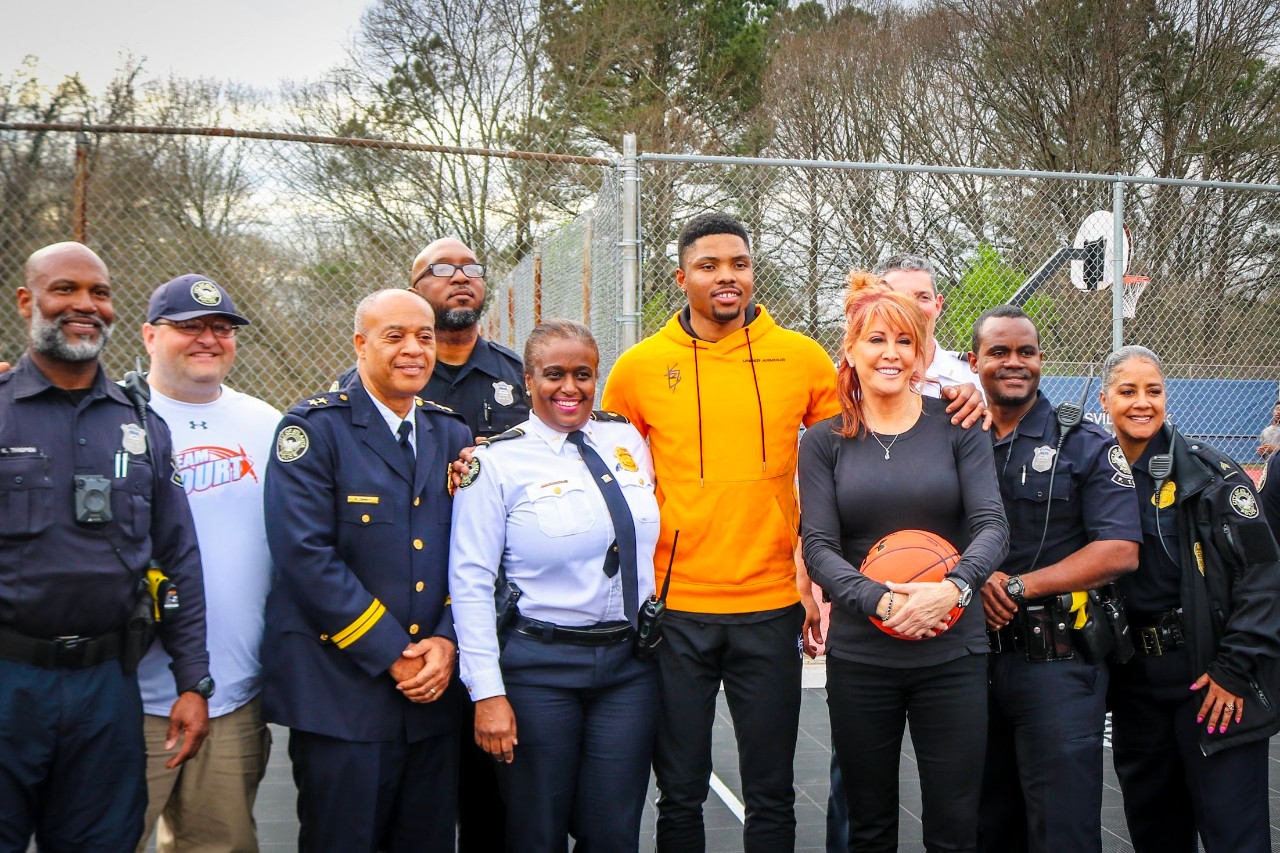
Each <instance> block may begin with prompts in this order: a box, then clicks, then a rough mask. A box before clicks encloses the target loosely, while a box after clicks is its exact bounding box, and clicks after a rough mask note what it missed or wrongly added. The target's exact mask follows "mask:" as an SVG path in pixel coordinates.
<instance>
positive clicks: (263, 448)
mask: <svg viewBox="0 0 1280 853" xmlns="http://www.w3.org/2000/svg"><path fill="white" fill-rule="evenodd" d="M151 408H152V409H154V410H155V411H156V413H157V414H159V415H160V416H161V417H163V418H164V420H165V423H167V424H168V425H169V432H170V433H172V434H173V455H174V461H175V465H176V467H177V469H178V473H180V474H181V475H182V485H183V486H184V487H185V488H186V490H187V500H188V501H189V502H190V503H191V514H192V516H194V517H195V522H196V539H197V540H198V541H199V543H200V561H201V563H202V564H203V566H204V599H205V621H206V623H207V625H208V632H209V635H208V646H209V669H210V672H211V673H212V674H213V680H214V682H215V683H216V688H215V690H214V694H213V698H212V699H210V700H209V716H210V717H219V716H222V715H223V714H229V713H231V712H232V711H234V710H236V709H237V708H239V707H240V706H242V705H244V704H245V703H246V702H248V701H249V700H250V699H252V698H253V697H254V696H256V695H257V694H258V691H259V689H260V683H259V682H260V679H259V675H260V673H261V670H262V666H261V663H260V659H259V655H258V653H259V651H260V649H261V648H262V628H263V616H264V608H265V607H266V601H267V591H268V590H269V589H270V588H271V552H270V551H269V550H268V549H267V528H266V525H265V523H264V522H263V517H262V516H263V507H262V482H263V476H264V475H265V474H266V467H267V460H268V459H269V458H271V450H272V448H273V447H274V446H275V431H276V425H277V424H279V423H280V418H281V415H280V412H278V411H276V410H275V409H274V408H272V407H271V406H269V405H268V404H266V403H264V402H263V401H261V400H259V399H258V398H256V397H250V396H249V395H248V394H241V393H240V392H239V391H234V390H232V389H230V388H228V387H227V386H225V385H224V386H222V394H221V395H219V397H218V399H216V400H214V401H213V402H212V403H183V402H179V401H178V400H174V399H171V398H169V397H166V396H165V395H164V394H161V393H160V392H159V391H156V390H155V389H152V391H151ZM178 599H179V603H181V600H182V590H178ZM138 685H139V687H140V688H141V690H142V707H143V710H144V711H146V713H148V714H155V715H157V716H162V717H167V716H169V711H170V709H171V708H172V707H173V703H174V700H175V699H177V696H176V695H175V693H174V685H173V675H172V674H171V673H170V672H169V656H168V655H167V654H165V651H164V649H163V648H162V647H161V645H160V643H154V644H152V646H151V648H150V650H149V651H148V652H147V654H146V656H145V657H144V658H143V659H142V663H141V664H140V665H139V666H138Z"/></svg>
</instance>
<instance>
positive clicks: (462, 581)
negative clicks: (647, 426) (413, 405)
mask: <svg viewBox="0 0 1280 853" xmlns="http://www.w3.org/2000/svg"><path fill="white" fill-rule="evenodd" d="M521 428H522V429H523V430H524V431H525V434H524V435H523V436H521V437H519V438H513V439H509V440H501V441H496V442H494V443H493V444H492V445H491V446H481V447H479V448H477V449H476V453H475V458H476V461H477V462H478V463H479V466H480V467H479V473H478V475H477V476H476V477H475V479H474V480H473V481H472V482H471V483H470V484H468V485H467V486H466V487H465V488H462V489H459V491H458V494H457V495H456V496H455V498H454V504H453V541H452V546H451V548H450V553H449V592H450V595H451V597H452V599H453V617H454V624H455V628H456V630H457V634H458V648H459V654H460V657H461V674H462V680H463V681H464V682H465V683H466V685H467V688H468V689H469V690H470V692H471V698H472V700H474V701H479V700H480V699H486V698H488V697H490V696H497V695H501V694H503V693H504V692H505V691H504V688H503V682H502V674H501V672H500V671H499V669H498V638H497V636H496V634H495V631H494V600H493V591H494V584H495V581H496V579H497V569H498V566H499V565H502V566H503V567H504V568H505V570H506V576H507V579H508V580H509V581H511V582H513V583H515V585H516V586H518V587H519V588H520V589H521V591H522V592H523V593H524V595H523V597H522V598H521V599H520V603H519V610H520V613H521V615H523V616H527V617H529V618H531V619H538V620H540V621H544V622H551V623H553V624H556V625H565V626H572V627H583V626H590V625H595V624H598V623H601V622H621V621H623V620H625V619H627V616H628V614H626V613H625V612H624V610H623V607H622V574H623V573H622V572H621V571H619V572H618V573H617V574H616V575H614V576H613V577H612V578H610V577H607V576H606V575H605V573H604V568H603V567H604V558H605V554H606V551H607V549H608V548H609V547H610V545H612V543H613V541H614V530H613V522H612V520H611V518H610V516H609V509H608V507H607V506H606V505H605V502H604V497H603V496H602V495H601V493H600V489H599V488H598V487H597V486H596V484H595V483H594V482H593V481H592V479H591V474H590V472H588V470H587V466H586V464H585V463H584V462H583V461H582V458H581V456H580V454H579V452H578V449H577V447H575V446H574V445H573V444H571V443H570V442H569V441H568V439H567V438H566V433H563V432H558V431H556V430H554V429H552V428H551V427H549V426H547V425H546V424H544V423H543V422H542V421H540V420H539V419H538V418H537V416H532V417H530V418H529V420H528V422H526V423H525V424H523V425H522V427H521ZM582 431H583V432H584V433H585V434H586V437H587V443H588V444H589V445H590V446H591V447H593V448H595V450H596V452H597V453H599V454H600V457H601V458H602V459H603V460H604V461H605V464H607V465H608V466H609V468H610V470H611V471H612V473H613V475H614V477H616V478H617V481H618V483H619V484H620V485H621V486H622V492H623V495H624V496H625V497H626V499H627V505H628V506H629V507H630V509H631V515H632V517H633V518H634V520H635V528H636V559H637V563H638V565H639V567H640V568H639V590H638V591H639V600H640V601H644V599H645V598H646V597H648V596H649V595H650V594H652V593H653V591H654V578H653V572H652V571H650V570H648V569H647V568H646V567H649V566H651V565H652V563H653V551H654V547H655V546H656V544H657V541H658V502H657V499H656V498H655V496H654V482H653V461H652V459H651V458H650V456H649V450H648V448H647V447H646V445H645V443H644V439H642V438H641V437H640V434H639V433H638V432H637V431H636V429H635V427H633V426H631V424H629V423H624V422H608V421H602V420H591V421H589V422H588V423H587V424H586V426H584V427H583V428H582Z"/></svg>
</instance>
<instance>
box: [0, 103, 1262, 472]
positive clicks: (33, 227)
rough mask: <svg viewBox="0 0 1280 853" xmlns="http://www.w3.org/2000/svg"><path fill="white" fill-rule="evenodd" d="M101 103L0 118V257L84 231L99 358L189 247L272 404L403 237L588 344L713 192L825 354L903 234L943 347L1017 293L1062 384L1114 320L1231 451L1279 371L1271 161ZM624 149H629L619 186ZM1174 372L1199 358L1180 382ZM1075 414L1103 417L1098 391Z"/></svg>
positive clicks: (656, 275) (1062, 388) (626, 329)
mask: <svg viewBox="0 0 1280 853" xmlns="http://www.w3.org/2000/svg"><path fill="white" fill-rule="evenodd" d="M119 130H120V129H119V128H116V129H111V128H101V127H97V128H95V127H89V128H84V129H77V128H74V127H68V126H54V125H43V126H37V125H18V124H14V123H10V124H2V123H0V166H3V170H2V173H0V177H3V179H4V183H3V185H2V186H0V190H2V191H3V199H2V200H3V207H2V208H0V279H3V281H4V282H5V283H6V284H7V285H9V286H10V287H11V288H12V287H16V286H17V285H18V284H20V283H21V275H22V264H23V261H24V260H25V258H26V256H27V255H28V254H29V253H30V252H31V251H33V250H34V249H36V248H38V247H40V246H42V245H45V244H47V243H50V242H54V241H57V240H65V239H73V238H74V239H82V240H85V241H86V242H87V243H88V244H89V245H90V246H92V247H93V248H94V249H95V250H97V251H98V252H99V253H100V254H101V255H102V257H103V258H104V260H105V261H106V262H107V264H108V266H109V267H110V268H111V270H112V274H113V280H114V283H115V294H116V296H115V303H116V311H117V320H118V322H117V326H116V332H115V336H114V337H115V339H114V340H113V342H112V344H111V346H110V347H109V348H108V350H107V355H106V363H107V367H108V370H109V371H110V372H111V373H112V375H120V374H121V373H122V372H123V371H124V370H126V369H129V368H131V367H132V366H133V362H134V358H135V357H136V356H140V355H143V349H142V345H141V340H140V335H139V334H138V331H137V330H138V327H139V326H140V325H141V323H142V322H143V320H144V319H145V306H146V302H147V298H148V296H149V294H150V293H151V291H152V289H153V288H154V287H155V286H156V285H158V284H160V283H162V282H164V281H166V280H168V279H169V278H172V277H174V276H176V275H179V274H182V273H186V272H199V273H203V274H205V275H208V276H210V277H212V278H214V279H215V280H217V281H219V282H220V283H222V284H224V285H225V286H226V287H227V288H228V289H229V290H230V292H231V293H232V295H233V297H234V298H235V300H236V302H237V305H238V307H239V308H240V309H241V311H242V312H243V313H245V314H247V315H248V316H249V317H250V318H252V320H253V321H254V322H253V325H252V326H251V327H250V328H249V329H247V330H245V331H244V333H243V335H242V337H241V339H240V344H239V355H238V358H237V366H236V370H235V373H234V374H233V376H232V379H231V382H232V384H234V385H236V386H237V387H239V388H242V389H243V390H245V391H247V392H249V393H252V394H255V395H257V396H260V397H263V398H264V399H267V400H268V401H270V402H271V403H273V404H274V405H276V406H279V407H286V406H288V405H291V404H292V403H293V402H294V401H296V400H297V399H300V398H301V397H303V396H305V395H307V394H310V393H313V392H315V391H317V390H319V389H323V388H325V387H327V386H328V384H329V382H330V381H331V380H332V379H333V377H334V376H336V375H337V373H339V372H340V371H341V370H342V369H343V368H344V367H345V366H346V365H348V364H350V362H351V359H352V349H351V313H352V310H353V307H354V305H355V304H356V302H357V301H358V300H359V298H360V297H361V296H362V295H364V294H365V293H367V292H369V291H370V290H373V289H376V288H380V287H403V286H406V285H407V284H408V269H409V266H410V262H411V260H412V258H413V257H414V255H415V254H416V253H417V252H418V251H419V250H420V248H421V247H422V246H423V245H424V244H425V243H426V242H429V241H430V240H431V239H434V238H435V237H438V236H443V235H446V234H453V235H455V236H458V237H460V238H461V239H463V240H464V241H466V242H468V243H469V244H470V245H471V246H472V247H473V248H475V249H476V251H477V253H478V255H479V256H480V258H481V260H483V261H485V262H487V263H488V264H489V265H490V274H489V277H488V285H489V298H488V300H489V301H488V309H487V313H486V315H485V318H484V320H483V321H482V323H483V329H484V334H485V335H486V336H487V337H489V338H490V339H492V340H495V341H497V342H499V343H502V344H504V345H506V346H509V347H511V348H513V349H515V350H517V351H520V350H521V349H522V347H523V345H524V339H525V337H526V336H527V334H528V332H529V330H530V329H532V328H533V326H534V325H535V323H536V322H537V321H538V320H539V319H540V318H549V317H569V318H572V319H578V320H582V321H584V322H586V323H587V324H588V325H589V326H590V327H591V328H592V330H593V332H594V333H595V335H596V337H597V339H598V340H599V342H600V346H601V362H602V368H603V369H604V371H606V372H607V370H608V368H609V366H611V365H612V363H613V361H614V360H615V359H616V357H617V355H618V353H619V352H621V350H622V349H623V348H625V346H626V345H627V343H628V342H629V340H630V339H631V335H633V334H635V333H637V332H638V334H639V335H641V336H643V335H646V334H651V333H653V332H654V331H656V330H657V329H658V328H659V327H660V326H661V325H662V323H663V322H665V321H666V319H667V318H668V317H669V316H670V314H671V313H672V312H673V311H675V310H677V309H678V308H679V307H681V304H682V302H681V300H680V293H679V291H678V290H677V289H676V288H675V286H674V282H673V279H672V271H673V270H674V267H675V263H676V261H675V240H676V235H677V233H678V230H679V227H680V225H681V224H682V223H683V222H684V221H685V220H686V219H687V218H688V217H690V216H692V215H694V214H696V213H699V212H702V211H705V210H713V209H717V210H725V211H728V212H731V213H733V214H735V215H737V216H738V217H740V218H741V219H742V220H743V221H744V222H745V223H746V224H747V226H748V229H749V230H750V232H751V234H752V237H753V241H752V242H753V253H754V258H755V264H756V292H757V298H758V299H759V301H760V302H761V303H763V304H764V305H766V306H767V307H768V308H769V310H770V311H771V312H772V313H773V315H774V317H775V318H776V319H777V320H778V321H779V322H780V323H781V324H783V325H785V326H788V327H790V328H793V329H797V330H799V331H802V332H804V333H805V334H808V335H810V336H811V337H813V338H814V339H816V340H817V341H819V342H820V343H821V344H822V345H823V346H824V347H825V348H826V349H827V350H828V352H830V353H832V356H833V358H834V357H835V355H836V350H837V348H838V344H839V339H840V335H841V333H842V325H843V318H842V316H841V311H840V305H841V297H842V291H843V288H844V281H845V276H846V274H847V273H848V271H849V270H851V269H855V268H870V267H871V266H873V265H874V264H875V263H876V262H877V261H879V260H881V259H883V258H884V257H886V256H888V255H890V254H895V253H898V252H910V253H912V254H921V255H926V256H928V257H930V258H931V259H932V260H933V262H934V264H935V267H936V270H937V283H938V286H939V290H940V291H941V292H942V294H943V295H944V298H945V303H944V310H943V314H942V317H941V318H940V319H939V322H938V338H939V342H940V343H941V345H942V346H943V347H944V348H947V349H951V350H959V351H967V350H968V349H969V348H970V347H969V339H970V334H971V328H972V323H973V320H974V318H975V317H976V316H977V315H978V314H979V313H980V312H981V311H982V310H983V309H985V308H987V307H989V306H991V305H994V304H997V303H1000V302H1006V301H1009V300H1011V299H1016V300H1018V301H1021V302H1023V303H1024V306H1025V308H1026V309H1027V311H1028V313H1029V314H1030V315H1031V316H1032V317H1033V318H1034V319H1035V320H1036V321H1037V324H1038V325H1039V327H1040V329H1041V333H1042V338H1043V343H1044V347H1045V350H1046V353H1047V357H1048V362H1047V364H1046V373H1048V374H1053V375H1054V376H1055V378H1054V379H1052V380H1050V381H1048V382H1047V383H1046V389H1047V390H1048V391H1050V392H1051V394H1056V395H1058V396H1059V397H1061V396H1063V395H1069V394H1070V395H1078V394H1080V393H1082V391H1083V388H1084V380H1083V377H1086V376H1090V375H1093V374H1096V372H1097V369H1098V364H1099V362H1100V360H1101V358H1102V357H1103V356H1104V355H1105V354H1106V353H1107V352H1109V351H1110V350H1111V348H1112V345H1113V341H1114V339H1115V337H1116V335H1117V333H1119V334H1121V335H1122V338H1123V341H1124V342H1125V343H1141V344H1144V345H1146V346H1149V347H1151V348H1152V349H1154V350H1155V351H1156V352H1158V353H1160V354H1161V356H1162V357H1163V358H1164V359H1165V362H1166V368H1167V371H1168V375H1169V376H1170V378H1171V379H1173V380H1176V382H1175V385H1174V387H1173V388H1172V389H1171V413H1172V416H1173V418H1174V419H1175V420H1176V421H1178V422H1179V423H1180V424H1181V425H1183V426H1184V427H1186V428H1188V429H1189V431H1190V432H1192V433H1193V434H1197V435H1203V436H1205V437H1208V438H1210V440H1213V441H1215V442H1217V443H1219V444H1220V445H1223V446H1224V449H1227V450H1228V451H1229V452H1231V453H1232V454H1233V455H1234V456H1235V457H1236V458H1237V459H1238V460H1239V461H1241V462H1243V463H1250V462H1256V461H1258V459H1257V456H1256V454H1255V453H1254V449H1255V448H1256V442H1255V441H1254V439H1255V438H1256V436H1257V434H1258V432H1259V431H1260V430H1261V429H1262V427H1263V426H1265V424H1266V423H1267V421H1268V420H1269V415H1270V409H1271V406H1272V404H1273V403H1274V401H1275V399H1276V391H1277V379H1280V367H1278V365H1280V335H1277V331H1278V330H1280V290H1278V289H1277V288H1278V285H1280V187H1273V186H1249V185H1239V184H1235V185H1233V184H1212V183H1195V182H1179V181H1171V180H1157V179H1140V178H1130V177H1124V176H1105V175H1066V176H1064V175H1057V174H1053V173H1031V172H1012V171H1001V170H983V169H956V168H940V167H910V166H898V165H867V164H852V163H847V164H840V163H830V162H802V161H784V160H759V159H755V160H749V159H733V158H723V157H700V156H677V155H669V154H651V153H643V154H640V155H639V156H638V158H636V159H635V160H631V159H630V157H629V155H625V156H623V157H622V158H617V157H587V156H570V155H562V154H538V153H528V152H513V151H494V150H479V149H457V148H454V149H450V148H445V147H441V146H430V145H410V144H403V143H401V144H397V143H386V142H381V141H378V140H369V139H338V138H327V137H326V138H319V137H301V136H294V135H288V134H276V133H251V134H238V133H237V132H236V131H228V130H217V129H190V128H187V129H181V128H131V129H129V130H130V132H127V133H123V132H118V131H119ZM35 163H38V164H39V166H38V168H36V167H30V168H26V169H25V170H24V164H35ZM637 166H638V170H637ZM629 170H637V171H629ZM630 174H638V177H639V182H638V187H639V192H638V203H637V204H636V205H635V206H634V209H633V208H632V207H631V206H629V202H628V196H627V193H626V192H624V188H625V187H626V186H627V177H628V175H630ZM424 200H430V201H424ZM444 208H447V211H445V212H447V213H448V214H449V216H447V217H444V216H442V215H441V214H442V209H444ZM1100 211H1101V212H1112V213H1114V212H1118V213H1120V218H1121V220H1122V221H1123V223H1124V226H1125V228H1126V230H1127V232H1128V237H1127V242H1128V243H1129V245H1130V251H1129V255H1128V266H1127V269H1126V270H1125V272H1126V273H1127V275H1126V278H1127V279H1128V280H1130V282H1131V284H1130V285H1129V286H1128V287H1127V288H1126V289H1127V290H1128V291H1130V293H1129V296H1130V300H1129V304H1128V305H1126V309H1131V310H1128V314H1129V315H1131V316H1126V317H1125V318H1124V319H1123V321H1121V322H1117V321H1118V319H1119V318H1118V314H1119V312H1117V311H1115V310H1114V308H1113V299H1112V296H1113V294H1112V292H1111V291H1109V290H1106V289H1096V290H1090V289H1087V288H1086V289H1082V286H1084V285H1086V283H1091V282H1093V281H1095V280H1096V279H1097V278H1107V279H1108V280H1109V279H1110V278H1113V277H1114V271H1115V270H1114V267H1115V264H1114V263H1113V261H1112V256H1109V255H1107V247H1106V246H1105V245H1103V246H1102V248H1101V249H1100V250H1099V251H1098V252H1096V253H1095V254H1093V255H1089V254H1088V252H1086V253H1085V254H1086V255H1087V256H1088V257H1089V258H1092V260H1089V259H1084V260H1082V259H1080V256H1079V255H1077V259H1076V260H1071V261H1065V262H1063V263H1061V265H1059V266H1054V265H1053V264H1054V262H1055V258H1057V259H1058V260H1062V259H1061V257H1060V256H1061V255H1062V253H1063V252H1064V250H1065V251H1067V252H1068V254H1069V253H1070V251H1071V250H1073V247H1076V248H1075V249H1074V251H1076V252H1079V251H1080V248H1079V247H1080V246H1081V245H1082V244H1084V245H1087V244H1092V245H1095V246H1096V245H1099V244H1108V243H1114V242H1115V241H1114V239H1113V238H1111V237H1110V235H1109V234H1108V233H1107V232H1108V231H1109V230H1112V231H1113V229H1109V228H1107V227H1102V228H1101V230H1098V229H1097V228H1096V227H1095V230H1094V231H1092V232H1090V233H1088V234H1085V235H1084V237H1085V238H1086V239H1084V240H1083V241H1082V240H1081V239H1079V238H1080V237H1081V234H1080V232H1081V228H1082V226H1083V225H1084V224H1085V222H1086V220H1090V221H1093V220H1092V219H1091V217H1092V216H1094V215H1096V214H1097V213H1098V212H1100ZM1103 215H1104V218H1105V215H1106V214H1105V213H1104V214H1103ZM1094 225H1095V226H1097V222H1096V221H1095V222H1094ZM634 226H638V242H639V244H640V249H641V252H640V256H641V259H642V262H641V264H640V268H639V270H638V273H639V293H638V301H633V302H631V303H630V304H631V305H638V306H639V308H638V317H637V316H635V315H634V314H632V313H630V309H628V308H627V307H626V306H627V300H626V298H625V297H626V291H627V284H626V282H627V281H628V278H627V275H628V272H630V273H631V274H632V275H634V274H635V273H636V272H637V271H636V270H635V269H634V268H632V267H628V261H627V257H628V252H627V248H628V246H631V245H633V243H632V242H631V239H630V237H629V236H628V235H629V234H631V235H636V234H637V232H636V230H635V227H634ZM629 228H630V229H631V230H630V231H629V230H628V229H629ZM1112 254H1113V255H1114V251H1112ZM1073 279H1074V281H1073ZM1029 280H1034V281H1035V282H1036V286H1035V287H1030V286H1028V284H1027V283H1028V281H1029ZM1133 282H1141V283H1143V284H1145V285H1146V286H1145V289H1144V290H1142V291H1141V293H1140V294H1139V292H1138V290H1137V289H1136V288H1135V287H1134V286H1133ZM10 292H12V291H10ZM1138 295H1140V298H1139V299H1136V302H1135V301H1134V298H1135V297H1136V296H1138ZM637 320H638V329H637V328H636V327H635V326H634V325H632V324H633V323H636V322H637ZM24 346H25V329H24V328H23V326H22V323H21V320H20V318H18V317H17V316H16V312H12V311H9V312H0V359H8V360H10V361H12V360H14V359H15V358H16V357H17V356H18V355H19V354H20V353H21V351H22V349H23V348H24ZM1056 377H1063V378H1061V379H1059V378H1056ZM1073 377H1074V378H1073ZM1182 382H1187V383H1192V384H1188V385H1186V386H1185V388H1186V391H1185V393H1184V392H1182V391H1180V390H1179V388H1180V387H1181V386H1179V385H1178V384H1177V383H1182ZM1091 396H1093V397H1096V386H1095V387H1094V389H1093V393H1092V394H1091ZM1091 416H1092V417H1095V418H1101V415H1100V413H1099V412H1098V410H1097V407H1096V403H1095V404H1094V407H1093V409H1092V412H1091Z"/></svg>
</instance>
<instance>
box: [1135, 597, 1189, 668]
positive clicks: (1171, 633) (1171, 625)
mask: <svg viewBox="0 0 1280 853" xmlns="http://www.w3.org/2000/svg"><path fill="white" fill-rule="evenodd" d="M1130 622H1131V623H1132V624H1133V625H1134V627H1136V628H1137V630H1138V639H1139V640H1140V641H1141V645H1142V651H1144V652H1146V653H1147V654H1149V655H1151V656H1152V657H1159V656H1160V655H1167V654H1169V653H1170V652H1175V651H1177V650H1178V649H1180V648H1182V647H1183V646H1185V645H1186V644H1187V640H1186V637H1185V635H1184V634H1183V633H1182V609H1181V608H1174V609H1173V610H1166V611H1164V612H1163V613H1151V614H1137V613H1134V614H1130Z"/></svg>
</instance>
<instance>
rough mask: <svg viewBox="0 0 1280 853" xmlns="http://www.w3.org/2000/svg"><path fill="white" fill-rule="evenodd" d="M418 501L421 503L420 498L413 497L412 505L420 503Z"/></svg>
mask: <svg viewBox="0 0 1280 853" xmlns="http://www.w3.org/2000/svg"><path fill="white" fill-rule="evenodd" d="M420 503H422V498H414V499H413V505H414V506H417V505H418V504H420Z"/></svg>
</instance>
